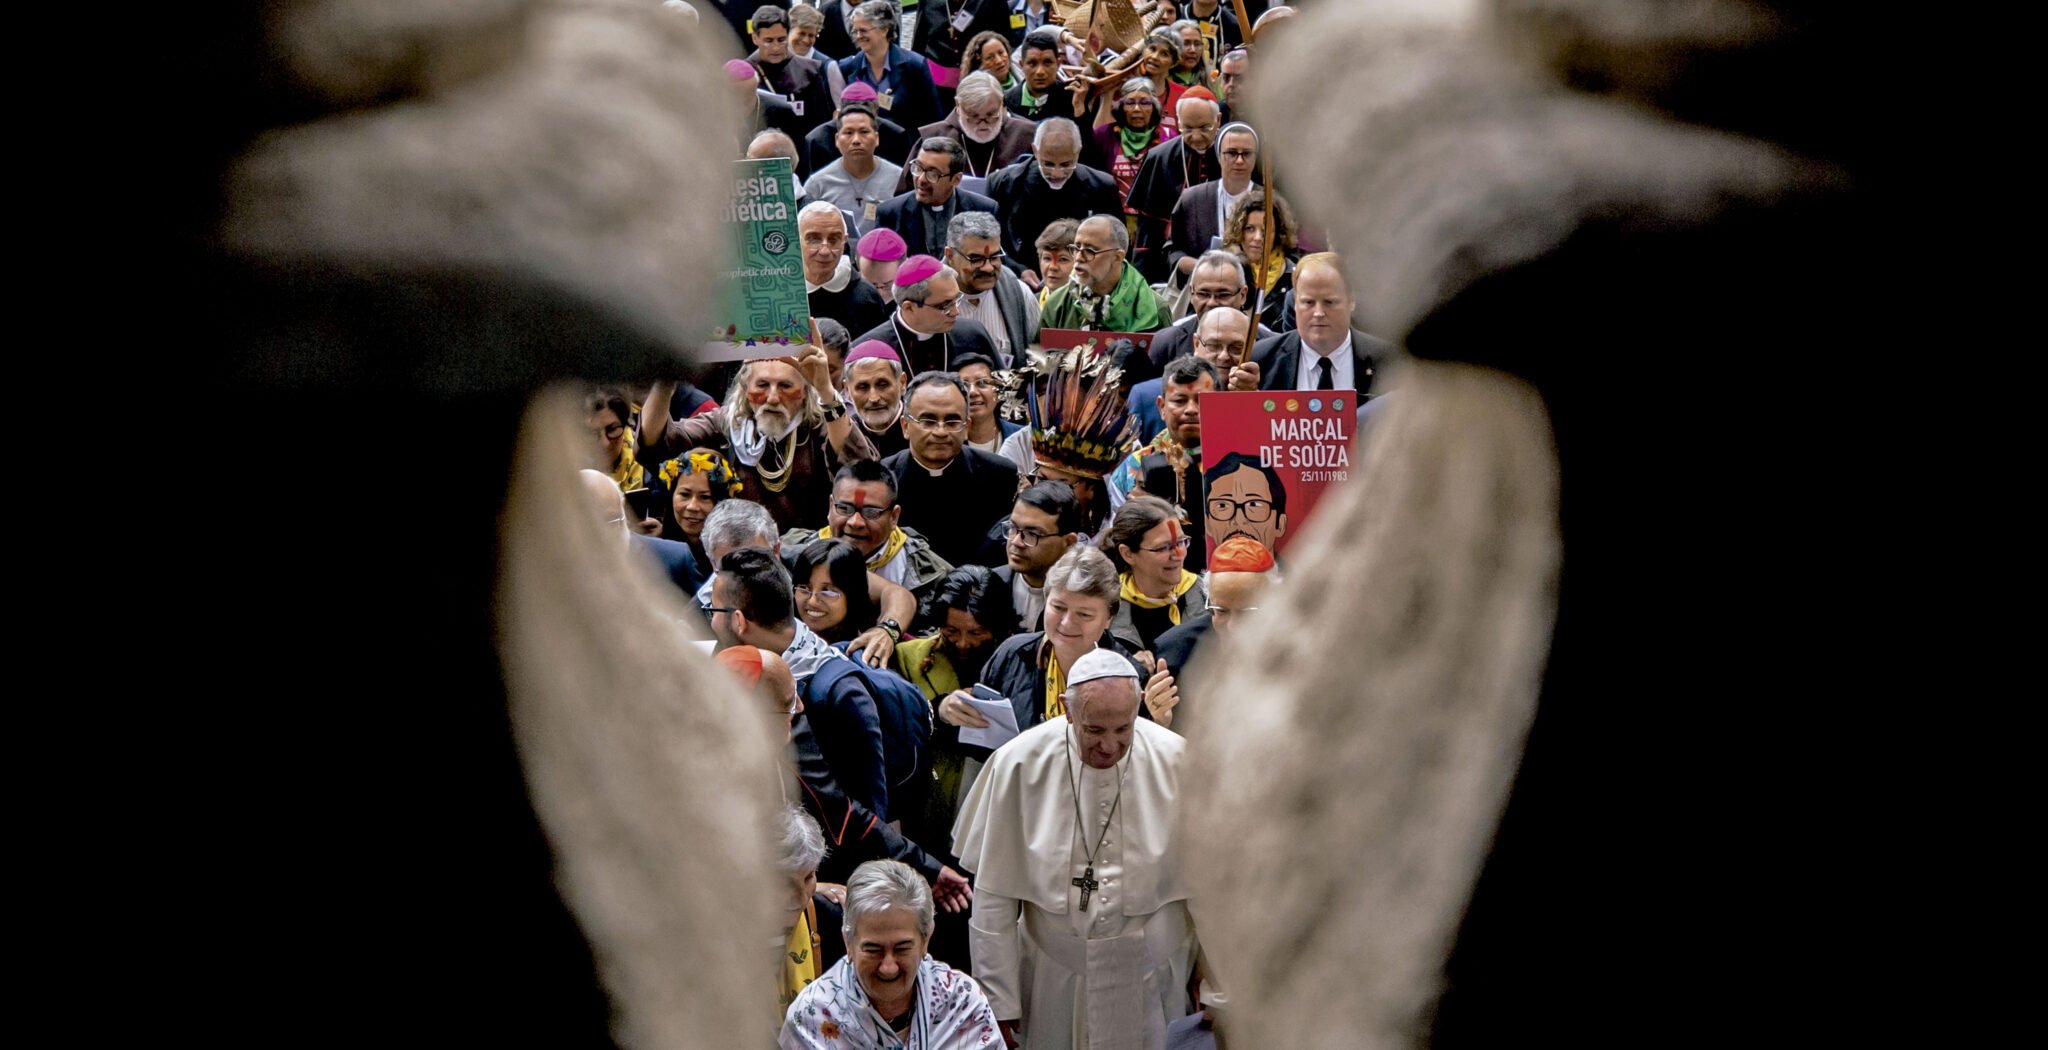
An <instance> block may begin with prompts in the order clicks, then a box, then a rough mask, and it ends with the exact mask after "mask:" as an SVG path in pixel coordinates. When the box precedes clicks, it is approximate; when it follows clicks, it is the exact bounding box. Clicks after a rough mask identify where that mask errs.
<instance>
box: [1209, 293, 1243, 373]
mask: <svg viewBox="0 0 2048 1050" xmlns="http://www.w3.org/2000/svg"><path fill="white" fill-rule="evenodd" d="M1251 334H1252V319H1251V318H1250V317H1249V316H1246V314H1245V312H1244V311H1243V310H1239V309H1237V308H1236V307H1234V306H1219V307H1216V308H1215V309H1212V310H1210V311H1209V312H1208V313H1205V314H1203V315H1202V322H1201V324H1200V325H1199V326H1197V327H1196V329H1195V356H1196V357H1199V358H1201V359H1202V360H1204V361H1207V362H1209V363H1210V364H1212V365H1215V366H1216V367H1217V368H1220V369H1226V370H1227V369H1229V368H1230V366H1232V365H1234V364H1236V363H1237V362H1238V360H1239V359H1240V358H1242V357H1243V356H1244V349H1245V346H1246V345H1247V344H1248V343H1249V341H1250V339H1251Z"/></svg>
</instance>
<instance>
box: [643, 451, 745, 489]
mask: <svg viewBox="0 0 2048 1050" xmlns="http://www.w3.org/2000/svg"><path fill="white" fill-rule="evenodd" d="M685 474H702V475H704V476H705V477H706V478H709V479H710V480H711V491H712V492H713V493H714V494H718V493H719V491H720V490H721V489H723V490H724V492H723V495H722V496H721V497H720V498H726V497H731V496H737V495H739V494H740V479H739V477H738V476H737V475H735V474H734V473H733V470H732V465H731V464H729V463H727V462H726V461H725V457H724V456H721V455H719V454H718V453H716V452H712V451H709V450H705V451H701V452H687V453H684V454H683V455H680V456H677V457H676V458H674V459H672V460H669V461H668V462H666V463H663V464H662V465H661V483H662V484H663V485H666V486H668V487H669V488H670V489H671V490H673V489H674V488H675V487H676V479H677V478H680V477H682V476H683V475H685Z"/></svg>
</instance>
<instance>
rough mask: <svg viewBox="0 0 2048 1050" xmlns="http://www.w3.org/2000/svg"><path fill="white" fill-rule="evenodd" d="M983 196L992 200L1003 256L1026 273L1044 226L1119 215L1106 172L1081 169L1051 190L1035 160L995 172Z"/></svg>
mask: <svg viewBox="0 0 2048 1050" xmlns="http://www.w3.org/2000/svg"><path fill="white" fill-rule="evenodd" d="M988 195H989V197H990V198H992V199H993V200H994V201H995V202H996V222H997V223H999V224H1001V226H1002V228H1003V252H1004V253H1005V254H1007V255H1008V256H1009V257H1010V258H1012V259H1016V260H1018V261H1020V262H1022V263H1023V264H1024V266H1025V268H1027V269H1031V270H1036V269H1037V268H1038V235H1039V234H1041V233H1044V232H1045V228H1046V227H1047V226H1051V225H1052V224H1053V223H1055V222H1057V221H1059V220H1060V219H1073V220H1074V221H1076V222H1079V221H1080V220H1082V219H1085V218H1087V217H1088V216H1090V215H1117V214H1120V213H1121V212H1122V211H1123V203H1122V201H1121V200H1119V199H1118V197H1117V195H1116V178H1115V177H1114V176H1112V175H1110V174H1109V173H1108V172H1106V171H1097V170H1095V169H1094V168H1091V167H1088V166H1087V165H1082V166H1080V167H1077V168H1075V169H1074V174H1073V176H1072V177H1070V178H1068V179H1067V181H1066V183H1065V184H1064V185H1062V186H1061V187H1060V188H1059V189H1053V188H1052V186H1051V184H1049V183H1047V182H1046V181H1045V175H1044V174H1043V173H1041V172H1040V171H1039V170H1038V158H1036V157H1025V158H1024V159H1022V160H1019V161H1018V162H1017V163H1015V164H1012V165H1010V166H1009V167H1007V168H1004V169H1003V170H1001V171H999V172H997V173H996V176H995V178H992V179H990V180H989V182H988Z"/></svg>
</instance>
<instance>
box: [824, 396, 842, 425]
mask: <svg viewBox="0 0 2048 1050" xmlns="http://www.w3.org/2000/svg"><path fill="white" fill-rule="evenodd" d="M845 414H846V402H844V401H834V402H832V404H830V405H828V406H826V408H825V422H827V423H831V422H833V421H835V420H837V419H838V418H839V417H840V416H843V415H845Z"/></svg>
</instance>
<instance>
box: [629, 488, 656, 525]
mask: <svg viewBox="0 0 2048 1050" xmlns="http://www.w3.org/2000/svg"><path fill="white" fill-rule="evenodd" d="M653 503H654V490H653V489H649V488H638V489H627V490H626V506H628V507H631V508H633V514H634V516H635V517H640V518H651V517H653V516H654V515H653V514H652V513H650V512H649V511H648V508H649V507H650V506H652V505H653Z"/></svg>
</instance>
